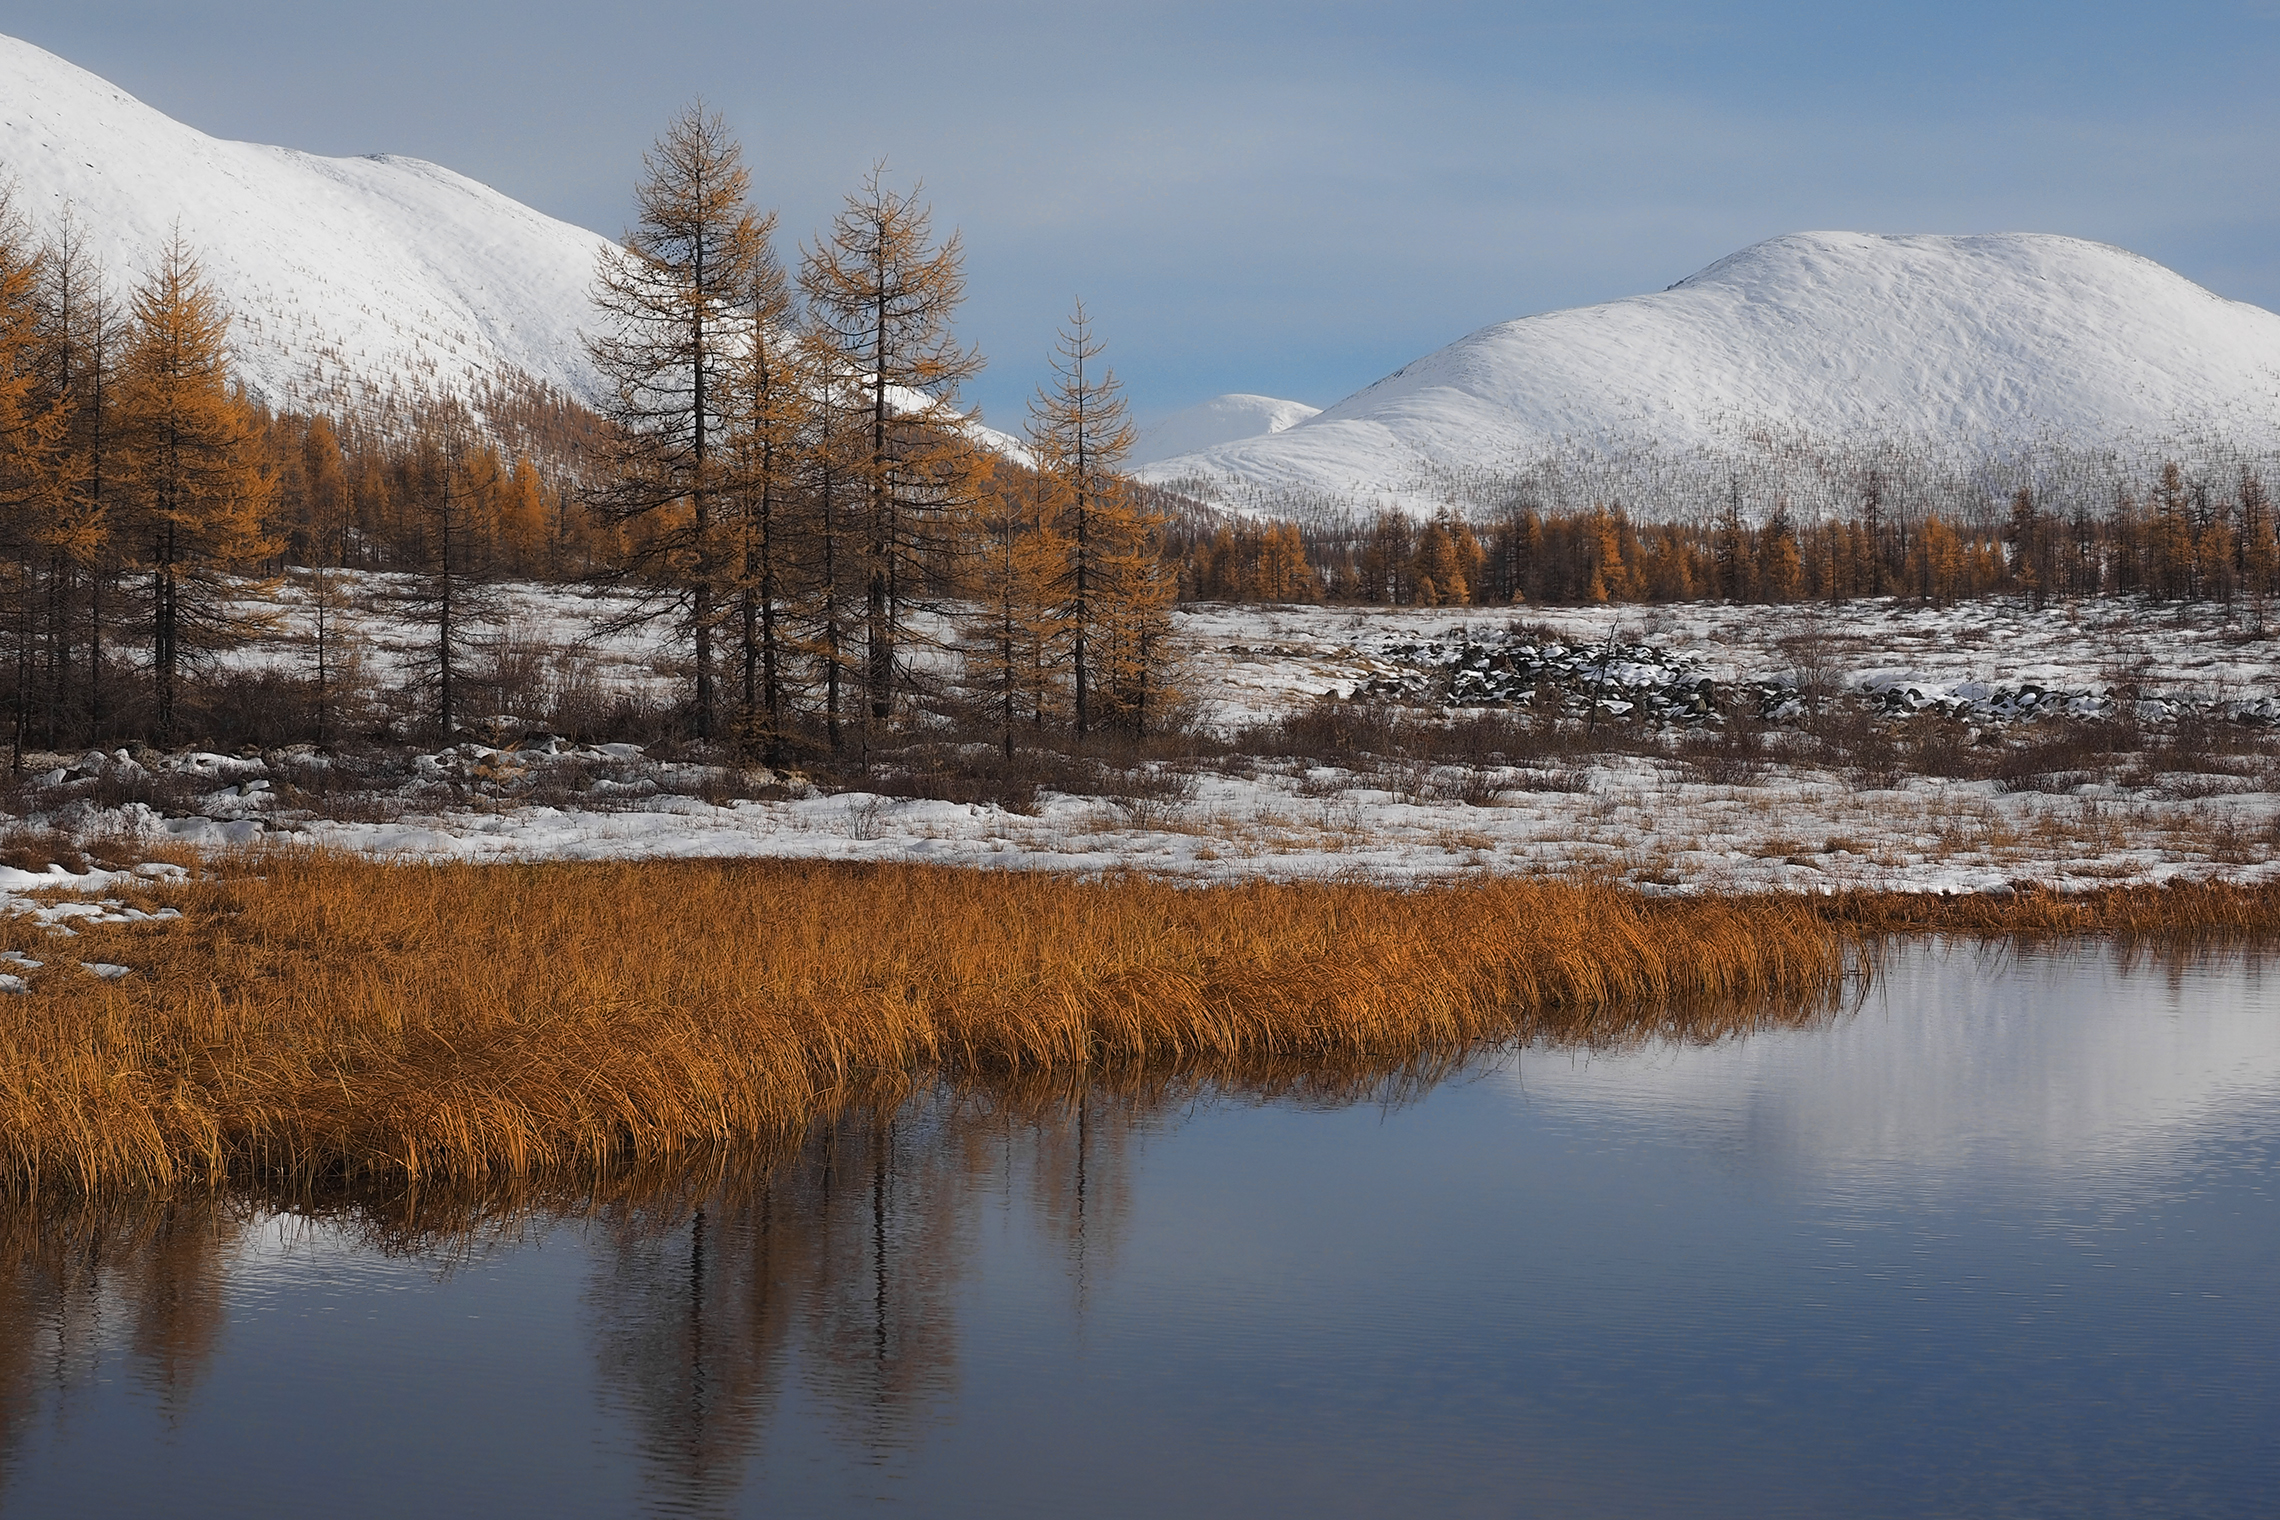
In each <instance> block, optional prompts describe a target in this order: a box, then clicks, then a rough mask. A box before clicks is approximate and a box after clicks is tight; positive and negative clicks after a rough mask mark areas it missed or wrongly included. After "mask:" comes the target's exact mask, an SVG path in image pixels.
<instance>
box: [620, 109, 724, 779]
mask: <svg viewBox="0 0 2280 1520" xmlns="http://www.w3.org/2000/svg"><path fill="white" fill-rule="evenodd" d="M642 164H643V167H644V169H645V170H646V171H647V177H646V178H645V179H644V180H643V181H642V183H641V184H640V186H639V187H638V188H637V190H636V192H635V194H636V197H637V199H638V201H639V204H640V212H641V214H640V220H639V222H638V224H637V225H636V226H635V227H634V228H633V230H631V231H629V232H628V233H627V234H626V236H625V243H624V246H623V247H621V248H616V249H611V250H608V251H607V252H605V253H604V254H603V256H602V260H601V266H600V269H599V272H598V275H597V278H596V285H595V296H594V301H595V306H596V309H597V310H598V312H599V314H600V316H601V319H602V328H603V330H602V331H601V332H600V333H599V334H596V335H593V336H591V337H590V338H589V339H588V341H587V348H588V351H589V352H590V353H591V354H592V356H593V360H594V363H595V366H596V367H597V368H598V369H599V370H600V371H601V373H602V376H603V378H604V380H605V381H607V383H608V384H609V387H610V395H609V401H608V406H607V415H608V419H609V421H610V423H611V424H612V428H611V433H610V442H609V457H608V458H607V460H606V461H605V464H606V473H607V481H606V484H605V485H604V486H603V488H602V490H601V492H600V493H599V496H598V505H599V506H600V508H601V509H602V511H603V512H604V514H605V515H606V516H607V517H608V518H609V519H610V520H612V521H614V522H616V523H618V524H620V525H622V526H624V527H626V528H627V529H628V530H629V536H628V542H629V546H630V547H631V549H632V551H633V552H632V556H631V563H630V565H629V568H630V569H631V570H633V572H634V573H635V574H636V575H637V576H638V577H639V578H640V579H641V581H642V582H643V583H644V584H645V585H646V587H647V588H648V589H650V590H651V591H652V592H654V593H656V594H657V595H658V596H659V597H661V598H663V599H664V600H665V601H666V603H667V604H668V605H669V606H670V607H672V608H673V609H674V610H675V611H676V612H677V613H678V615H679V623H680V627H681V630H682V631H683V632H684V633H685V634H686V635H687V637H688V639H689V642H690V645H691V647H692V651H693V655H694V661H695V665H694V671H693V673H692V678H691V692H690V707H691V722H692V727H693V728H694V730H695V733H696V736H697V737H698V738H699V739H710V738H712V737H713V736H714V728H715V709H716V705H717V704H716V700H715V693H714V685H713V682H714V655H713V643H714V633H715V629H716V626H717V625H718V623H719V621H720V615H721V601H722V594H723V590H724V582H726V581H727V580H728V579H729V577H730V576H731V574H732V572H733V565H732V563H731V561H730V560H729V558H728V557H727V556H726V555H724V553H723V545H722V543H721V541H720V534H719V532H718V528H719V512H720V505H721V500H720V498H721V493H722V491H723V489H724V488H725V487H726V486H727V484H728V481H727V478H726V475H727V472H726V469H725V466H726V465H727V462H728V460H727V433H728V428H729V412H730V410H731V408H732V407H733V406H734V404H735V403H734V396H733V389H734V386H733V372H734V370H735V368H736V366H737V364H738V363H739V361H740V356H741V355H742V353H743V352H744V349H745V346H746V343H747V341H748V335H749V332H750V311H749V300H750V295H751V290H752V283H753V279H754V276H755V273H756V268H757V262H758V260H759V258H760V256H761V254H762V251H763V248H764V245H765V242H766V229H765V225H764V224H763V223H761V222H760V221H758V220H756V219H755V218H754V216H753V214H752V211H751V208H750V207H749V206H747V205H746V203H745V198H746V195H747V193H748V192H749V190H750V188H751V175H750V174H749V172H748V171H747V170H746V169H745V167H744V159H743V149H742V148H741V147H740V146H738V144H737V143H736V141H735V139H733V138H731V137H730V136H729V135H728V130H727V127H726V125H725V124H724V123H723V122H722V120H721V118H720V116H719V115H718V114H717V113H707V112H706V111H705V109H704V107H703V105H702V103H701V102H700V103H698V104H694V105H691V106H690V107H689V109H688V110H686V111H684V112H683V113H682V114H681V115H680V116H679V117H677V118H676V119H675V120H674V121H673V123H672V124H671V125H670V126H669V127H667V129H666V132H665V135H664V136H663V137H662V138H660V139H659V140H658V142H657V145H656V146H655V147H654V148H653V149H652V150H651V151H650V152H649V153H647V154H645V155H644V156H643V159H642ZM644 610H645V611H648V610H654V609H653V608H645V609H644Z"/></svg>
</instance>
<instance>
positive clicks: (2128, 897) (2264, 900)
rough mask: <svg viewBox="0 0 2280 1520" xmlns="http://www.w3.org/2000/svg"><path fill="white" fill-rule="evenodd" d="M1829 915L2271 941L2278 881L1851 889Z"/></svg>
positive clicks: (1918, 930)
mask: <svg viewBox="0 0 2280 1520" xmlns="http://www.w3.org/2000/svg"><path fill="white" fill-rule="evenodd" d="M1821 911H1822V912H1823V913H1824V914H1826V915H1827V916H1828V918H1829V920H1830V922H1832V923H1834V924H1838V925H1842V926H1844V927H1847V928H1850V929H1852V930H1854V931H1856V932H1858V933H1861V934H1865V935H1872V936H1878V937H1881V936H1886V935H1901V934H1972V935H1986V936H1998V935H1999V936H2005V937H2015V938H2048V937H2058V936H2086V935H2096V936H2104V937H2113V938H2121V939H2144V940H2157V941H2161V942H2164V943H2167V944H2175V945H2195V944H2204V943H2216V942H2232V943H2241V944H2269V943H2271V942H2273V941H2274V940H2276V939H2280V884H2272V883H2266V884H2256V885H2236V884H2233V883H2227V882H2179V883H2176V884H2174V885H2171V886H2164V887H2149V886H2131V887H2101V888H2099V889H2098V890H2096V891H2093V892H2053V891H2049V890H2046V889H2041V888H2037V887H2033V886H2022V887H2020V888H2018V889H2017V890H2015V891H2014V892H2012V893H2011V894H2009V895H2007V896H1995V895H1990V894H1984V893H1972V894H1964V895H1960V896H1956V897H1937V896H1933V895H1931V894H1929V893H1919V892H1855V893H1846V894H1840V895H1838V896H1834V897H1830V898H1826V899H1823V900H1822V904H1821Z"/></svg>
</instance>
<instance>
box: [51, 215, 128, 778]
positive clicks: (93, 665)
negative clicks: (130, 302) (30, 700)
mask: <svg viewBox="0 0 2280 1520" xmlns="http://www.w3.org/2000/svg"><path fill="white" fill-rule="evenodd" d="M39 323H40V333H39V347H40V355H41V357H40V383H41V386H42V388H43V390H44V391H45V393H46V397H47V404H48V406H49V407H51V408H52V409H53V410H54V412H55V413H56V414H57V416H58V419H59V423H60V426H61V429H62V445H61V453H60V456H59V458H58V476H59V478H58V479H57V481H56V482H55V485H56V492H55V499H54V503H53V510H52V511H51V512H50V513H49V514H48V515H47V517H46V518H45V520H44V521H43V523H42V525H41V530H40V538H41V542H42V545H43V546H44V548H45V550H46V558H47V563H46V566H45V578H46V583H47V595H46V608H45V611H44V614H43V618H42V622H43V625H44V628H43V634H42V642H43V644H44V654H43V660H42V663H43V667H44V669H43V672H42V679H41V685H42V688H43V691H44V707H45V711H44V721H43V727H44V730H45V738H46V742H48V743H50V744H55V743H60V742H61V741H62V735H63V733H64V732H65V731H66V730H67V729H71V728H79V729H81V730H82V731H84V732H87V733H88V734H89V735H90V737H93V736H96V735H97V734H98V733H99V732H100V730H101V728H102V726H103V721H104V705H105V703H104V698H105V688H104V679H103V678H104V671H103V660H104V652H103V651H104V641H105V634H106V632H107V628H106V622H107V618H108V615H109V603H110V601H111V598H110V597H109V595H108V593H109V591H110V590H111V588H112V586H113V584H114V583H115V581H116V579H117V575H118V557H117V553H116V547H115V544H114V534H113V532H112V525H111V521H110V506H109V502H108V500H107V498H106V495H105V486H106V483H107V481H108V479H109V473H108V466H109V464H110V454H111V445H112V438H111V433H112V429H113V424H114V420H115V413H116V410H117V405H116V387H115V384H114V380H115V371H116V369H117V365H118V356H119V348H120V335H119V326H120V323H119V313H118V308H117V304H116V302H115V300H114V299H113V297H112V295H111V293H110V291H109V290H108V288H107V287H106V282H105V280H104V277H103V271H102V268H101V266H100V265H99V264H98V263H97V261H96V259H95V256H94V254H93V252H92V251H91V250H90V248H89V246H88V239H87V231H86V228H85V226H84V225H83V224H82V223H81V222H80V221H79V220H78V218H77V217H75V216H73V215H72V214H71V212H70V210H69V208H68V207H67V208H66V209H65V213H64V216H63V219H62V223H61V225H60V226H59V227H58V228H57V230H56V233H55V236H54V238H53V239H52V240H51V242H50V243H49V245H48V248H47V250H46V254H45V257H44V259H43V261H42V278H41V281H40V294H39ZM82 672H83V673H84V684H83V685H82V684H81V673H82Z"/></svg>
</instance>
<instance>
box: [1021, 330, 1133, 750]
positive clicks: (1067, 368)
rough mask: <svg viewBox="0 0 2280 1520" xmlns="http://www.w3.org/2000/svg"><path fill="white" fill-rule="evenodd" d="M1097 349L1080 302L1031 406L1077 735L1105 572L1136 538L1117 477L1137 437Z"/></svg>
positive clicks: (1107, 589) (1085, 723) (1088, 722)
mask: <svg viewBox="0 0 2280 1520" xmlns="http://www.w3.org/2000/svg"><path fill="white" fill-rule="evenodd" d="M1102 346H1103V345H1102V343H1101V341H1100V339H1099V338H1098V337H1096V336H1095V335H1094V333H1093V330H1092V321H1091V318H1090V317H1088V316H1087V315H1086V312H1085V303H1084V302H1082V301H1079V302H1077V303H1076V305H1075V307H1074V308H1073V309H1072V310H1071V312H1070V315H1069V325H1068V326H1066V327H1064V328H1062V329H1061V330H1060V333H1059V342H1058V344H1057V346H1056V348H1055V351H1054V354H1053V378H1052V382H1051V385H1050V388H1046V387H1040V388H1039V390H1038V392H1037V394H1036V396H1035V397H1034V398H1033V399H1032V400H1031V401H1030V403H1029V447H1030V452H1031V453H1032V455H1033V456H1034V457H1035V459H1036V461H1037V469H1038V472H1039V474H1040V475H1041V476H1042V477H1043V478H1044V482H1045V487H1046V491H1047V501H1048V503H1049V512H1050V516H1051V519H1052V522H1053V527H1054V530H1055V534H1056V536H1057V537H1058V539H1059V540H1060V542H1061V544H1062V545H1063V546H1064V552H1065V560H1064V563H1063V566H1062V569H1061V572H1060V574H1059V575H1058V576H1056V577H1055V581H1056V584H1055V586H1054V590H1055V591H1056V592H1057V593H1058V594H1059V598H1060V601H1061V617H1062V620H1063V622H1064V623H1065V624H1066V626H1067V629H1068V641H1069V665H1070V688H1071V697H1072V700H1073V703H1074V717H1075V720H1076V729H1077V734H1078V736H1079V737H1080V738H1081V737H1083V736H1084V735H1085V734H1087V733H1089V732H1090V731H1091V729H1092V720H1093V704H1092V696H1093V686H1094V682H1095V679H1096V672H1095V671H1094V669H1093V663H1094V656H1095V647H1094V646H1095V643H1096V640H1097V638H1098V634H1099V625H1100V623H1101V620H1102V616H1103V613H1104V611H1105V604H1104V600H1103V599H1104V598H1106V597H1110V596H1113V595H1114V594H1115V592H1114V588H1113V587H1111V586H1110V584H1109V574H1108V564H1109V561H1110V560H1112V559H1119V558H1120V556H1122V555H1123V554H1124V553H1125V551H1126V550H1127V548H1128V547H1129V540H1130V538H1131V536H1132V535H1133V533H1134V532H1135V531H1136V530H1137V527H1138V523H1137V519H1136V517H1135V515H1134V513H1133V511H1132V506H1131V501H1130V494H1129V492H1128V491H1127V490H1126V488H1125V483H1124V479H1123V476H1122V473H1121V472H1122V470H1123V467H1124V459H1125V456H1126V455H1128V454H1130V453H1131V452H1132V443H1133V439H1134V437H1135V436H1136V435H1135V434H1134V431H1133V427H1132V418H1131V413H1130V410H1129V409H1128V408H1127V407H1126V405H1125V402H1124V393H1123V387H1121V386H1120V385H1118V384H1117V380H1116V372H1115V371H1114V370H1112V369H1110V368H1108V367H1107V366H1106V365H1105V364H1103V363H1101V362H1100V355H1101V352H1102Z"/></svg>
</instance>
